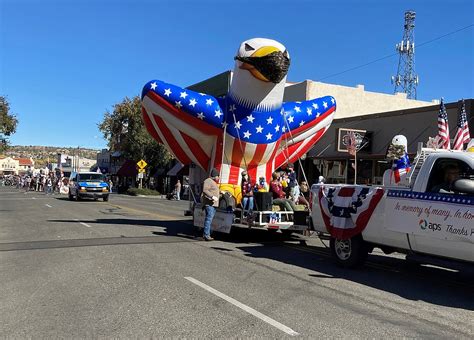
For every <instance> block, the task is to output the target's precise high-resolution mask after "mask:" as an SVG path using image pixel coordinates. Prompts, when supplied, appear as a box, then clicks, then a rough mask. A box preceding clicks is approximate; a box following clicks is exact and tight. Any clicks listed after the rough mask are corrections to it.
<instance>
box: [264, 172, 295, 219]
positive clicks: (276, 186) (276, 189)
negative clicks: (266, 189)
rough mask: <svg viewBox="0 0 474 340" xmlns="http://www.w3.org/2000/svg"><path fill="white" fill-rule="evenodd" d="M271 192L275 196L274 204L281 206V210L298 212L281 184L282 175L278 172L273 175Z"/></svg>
mask: <svg viewBox="0 0 474 340" xmlns="http://www.w3.org/2000/svg"><path fill="white" fill-rule="evenodd" d="M270 192H271V193H272V194H273V204H276V205H278V206H280V209H282V210H286V211H294V210H296V205H295V203H294V202H293V201H292V200H289V199H287V198H285V197H286V195H285V192H284V191H283V187H282V185H281V183H280V175H279V174H278V172H274V173H273V174H272V181H271V182H270Z"/></svg>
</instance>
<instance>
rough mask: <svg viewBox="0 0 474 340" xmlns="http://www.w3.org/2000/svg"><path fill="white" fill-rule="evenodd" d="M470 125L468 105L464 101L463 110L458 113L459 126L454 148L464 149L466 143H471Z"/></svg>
mask: <svg viewBox="0 0 474 340" xmlns="http://www.w3.org/2000/svg"><path fill="white" fill-rule="evenodd" d="M469 140H470V137H469V126H468V124H467V118H466V105H465V104H464V100H463V101H462V106H461V111H460V112H459V115H458V126H457V129H456V136H455V137H454V145H453V150H463V148H464V144H465V143H469Z"/></svg>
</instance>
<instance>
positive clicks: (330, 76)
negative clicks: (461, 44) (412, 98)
mask: <svg viewBox="0 0 474 340" xmlns="http://www.w3.org/2000/svg"><path fill="white" fill-rule="evenodd" d="M473 26H474V24H470V25H468V26H465V27H461V28H459V29H457V30H455V31H452V32H449V33H446V34H444V35H440V36H439V37H436V38H433V39H431V40H428V41H425V42H423V43H421V44H419V45H418V46H417V48H420V47H421V46H424V45H428V44H430V43H432V42H434V41H436V40H440V39H442V38H445V37H447V36H449V35H452V34H455V33H458V32H461V31H464V30H466V29H468V28H470V27H473ZM396 55H398V52H395V53H392V54H389V55H386V56H384V57H381V58H378V59H375V60H372V61H369V62H368V63H365V64H362V65H359V66H355V67H351V68H349V69H347V70H345V71H341V72H338V73H333V74H330V75H328V76H325V77H323V78H319V79H317V81H321V80H324V79H328V78H332V77H335V76H338V75H340V74H343V73H347V72H350V71H354V70H357V69H359V68H362V67H365V66H368V65H371V64H374V63H376V62H378V61H381V60H384V59H388V58H391V57H393V56H396Z"/></svg>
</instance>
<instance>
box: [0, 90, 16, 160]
mask: <svg viewBox="0 0 474 340" xmlns="http://www.w3.org/2000/svg"><path fill="white" fill-rule="evenodd" d="M17 124H18V119H16V117H15V115H13V114H11V113H10V104H8V101H7V99H6V98H5V97H4V96H0V152H3V151H5V150H6V149H7V147H8V142H7V139H6V136H10V135H12V134H14V133H15V131H16V126H17Z"/></svg>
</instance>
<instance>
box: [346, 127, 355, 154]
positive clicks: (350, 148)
mask: <svg viewBox="0 0 474 340" xmlns="http://www.w3.org/2000/svg"><path fill="white" fill-rule="evenodd" d="M347 137H348V138H347V152H349V155H351V156H355V154H356V151H357V141H356V136H355V133H354V131H350V132H349V133H348V134H347Z"/></svg>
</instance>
